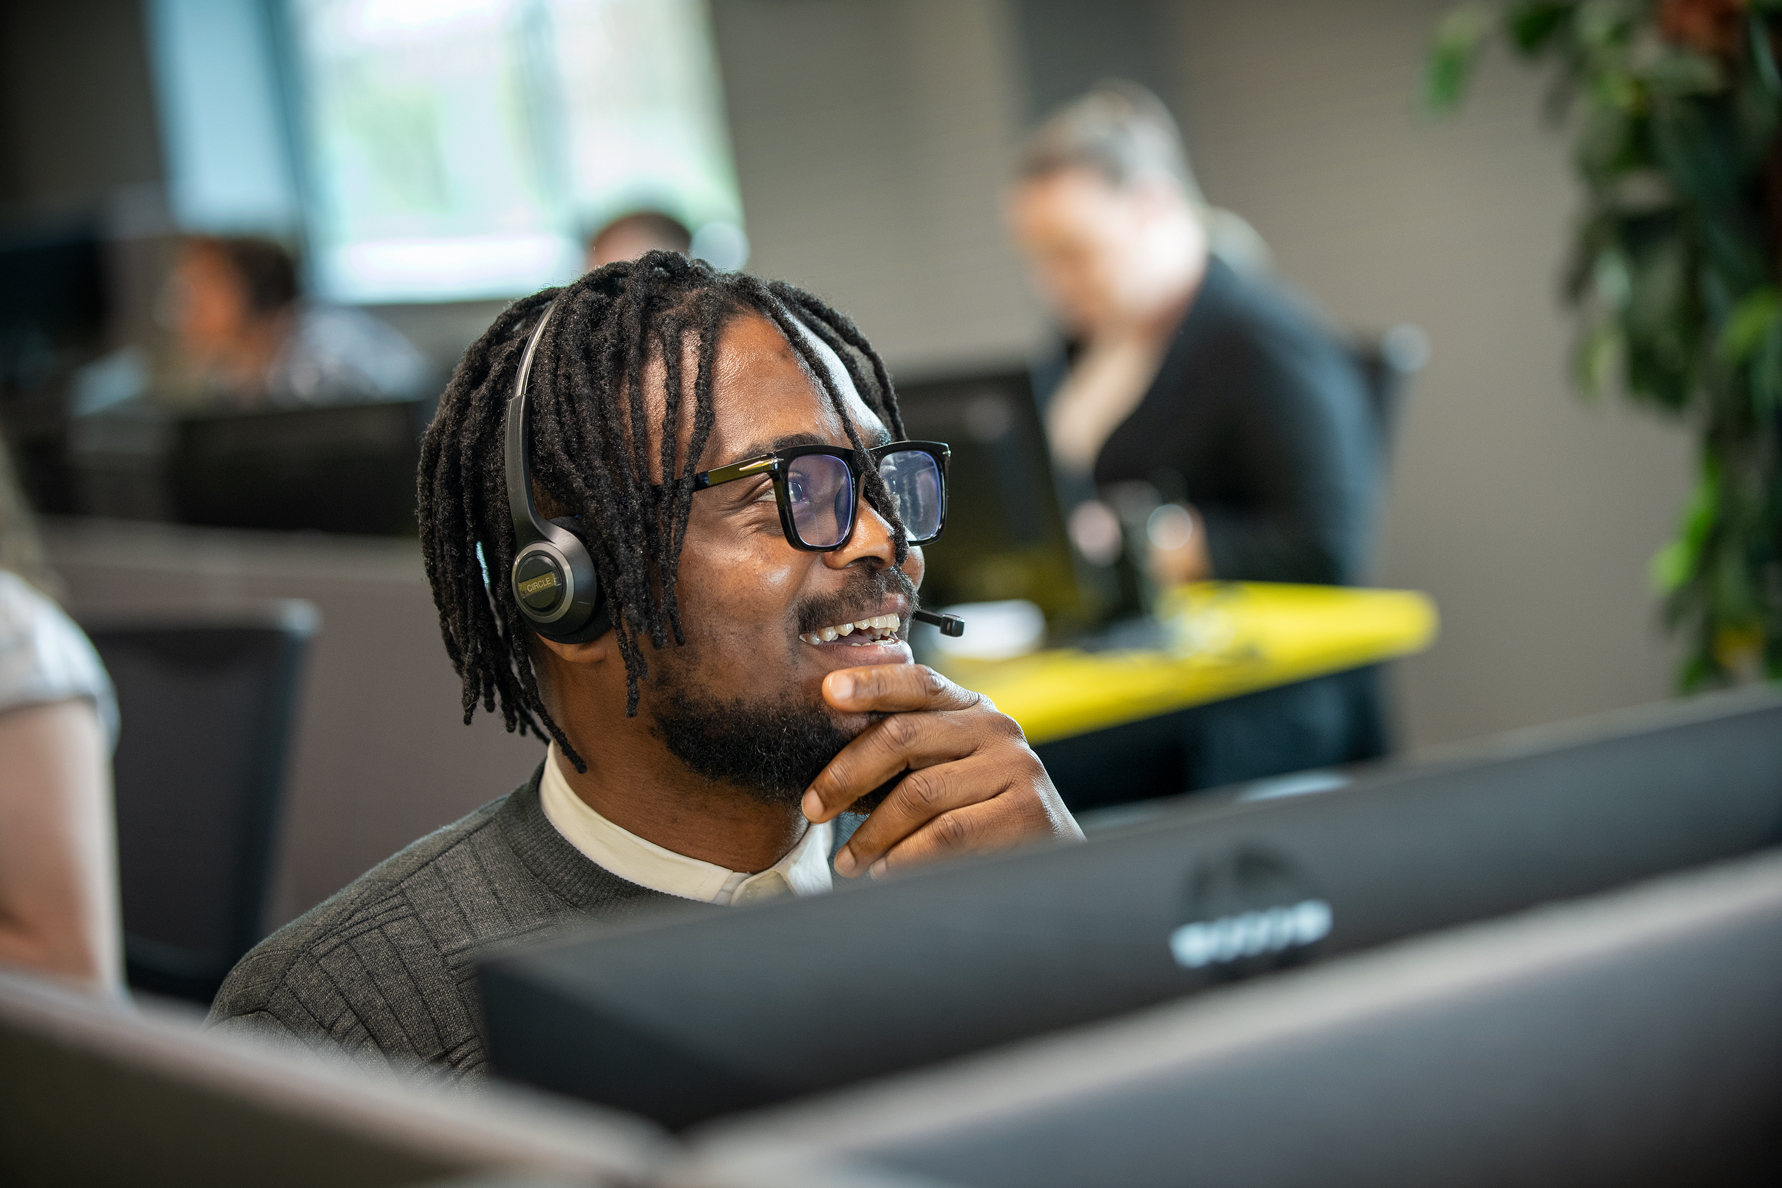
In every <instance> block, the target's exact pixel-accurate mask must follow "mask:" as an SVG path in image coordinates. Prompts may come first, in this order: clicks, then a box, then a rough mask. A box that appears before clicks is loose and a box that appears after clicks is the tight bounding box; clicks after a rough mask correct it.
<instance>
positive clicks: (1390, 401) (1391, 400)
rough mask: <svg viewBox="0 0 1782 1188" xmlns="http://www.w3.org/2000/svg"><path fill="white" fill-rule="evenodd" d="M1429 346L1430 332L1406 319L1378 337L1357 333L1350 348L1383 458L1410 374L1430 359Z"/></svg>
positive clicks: (1387, 452) (1388, 453)
mask: <svg viewBox="0 0 1782 1188" xmlns="http://www.w3.org/2000/svg"><path fill="white" fill-rule="evenodd" d="M1429 349H1430V348H1429V335H1427V334H1425V333H1424V332H1423V329H1422V327H1420V326H1413V325H1412V324H1411V323H1409V322H1403V323H1400V324H1399V325H1397V326H1394V327H1393V328H1392V329H1390V330H1388V331H1386V333H1384V334H1382V335H1380V336H1379V337H1378V338H1372V337H1368V336H1360V337H1358V338H1357V339H1356V341H1355V343H1354V344H1353V345H1352V346H1351V348H1350V350H1351V353H1352V354H1353V355H1354V357H1355V365H1356V367H1358V368H1359V369H1360V371H1361V378H1362V382H1363V383H1364V384H1366V386H1367V401H1368V408H1369V409H1370V410H1371V411H1372V412H1373V414H1374V427H1375V429H1376V430H1378V432H1379V435H1380V457H1381V459H1382V461H1383V462H1384V461H1385V460H1386V459H1389V458H1390V457H1391V454H1392V441H1393V437H1394V435H1395V434H1396V432H1397V430H1398V418H1399V413H1400V411H1401V410H1402V409H1403V407H1404V401H1405V396H1406V394H1407V393H1408V392H1409V391H1410V388H1411V377H1412V376H1414V375H1416V374H1417V373H1418V372H1419V371H1422V370H1423V366H1424V364H1426V363H1428V362H1429ZM1381 469H1382V470H1384V469H1385V467H1384V466H1382V468H1381Z"/></svg>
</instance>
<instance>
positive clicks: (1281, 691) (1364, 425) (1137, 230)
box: [1008, 82, 1385, 787]
mask: <svg viewBox="0 0 1782 1188" xmlns="http://www.w3.org/2000/svg"><path fill="white" fill-rule="evenodd" d="M1019 168H1020V176H1019V180H1018V181H1017V182H1016V184H1015V186H1014V189H1013V191H1012V192H1011V194H1010V197H1009V200H1008V218H1009V222H1010V225H1011V228H1012V230H1013V232H1014V237H1015V240H1016V242H1017V244H1018V245H1019V247H1020V249H1021V251H1022V253H1023V255H1024V256H1025V257H1026V259H1027V261H1028V263H1029V265H1030V267H1031V269H1032V272H1033V275H1034V278H1035V280H1036V282H1037V284H1038V287H1039V289H1040V291H1041V293H1042V294H1043V295H1044V296H1045V297H1046V299H1047V300H1048V301H1049V303H1050V305H1051V306H1052V309H1053V311H1054V313H1055V315H1056V316H1057V318H1058V320H1059V322H1060V324H1061V326H1062V329H1063V333H1064V336H1065V339H1066V344H1065V346H1064V348H1063V351H1062V356H1063V366H1062V367H1060V368H1055V369H1054V374H1056V373H1057V372H1060V371H1061V372H1062V377H1061V380H1059V381H1058V382H1056V383H1055V385H1053V386H1051V387H1050V389H1049V390H1048V385H1047V384H1046V382H1045V377H1043V376H1042V377H1041V382H1040V385H1039V399H1040V401H1041V404H1042V409H1043V414H1044V420H1045V429H1046V436H1047V438H1048V443H1049V445H1050V448H1051V451H1052V455H1053V459H1054V463H1055V466H1056V469H1057V471H1058V473H1059V479H1060V483H1061V494H1062V495H1063V497H1064V499H1065V502H1066V504H1067V506H1070V505H1073V504H1074V505H1075V506H1074V508H1072V510H1071V511H1070V512H1069V516H1070V520H1071V522H1072V523H1073V525H1075V524H1079V523H1080V522H1081V517H1082V515H1083V512H1084V511H1085V510H1093V509H1095V508H1097V506H1098V504H1097V494H1098V493H1100V494H1101V495H1103V496H1105V497H1107V498H1108V500H1109V502H1112V503H1113V504H1115V505H1116V506H1121V505H1126V507H1127V508H1129V507H1130V504H1131V502H1132V495H1131V492H1132V490H1133V489H1134V488H1135V487H1136V488H1138V489H1140V490H1141V491H1142V492H1143V495H1142V496H1141V497H1140V502H1141V503H1142V504H1143V505H1144V506H1143V507H1141V509H1140V514H1139V516H1138V517H1135V516H1134V515H1133V514H1132V512H1131V511H1130V510H1123V513H1122V517H1121V518H1123V519H1124V520H1126V522H1127V533H1128V545H1127V548H1128V552H1129V555H1136V556H1137V557H1139V558H1141V559H1142V562H1141V563H1143V564H1145V565H1146V566H1147V567H1148V568H1149V569H1150V571H1151V573H1152V576H1153V577H1154V578H1155V579H1156V581H1157V582H1159V583H1160V584H1162V585H1173V584H1177V583H1181V582H1189V581H1195V580H1200V579H1206V578H1218V579H1222V580H1227V581H1271V582H1310V583H1326V584H1351V583H1354V582H1356V581H1357V580H1358V579H1359V578H1360V577H1361V576H1362V574H1363V573H1364V571H1365V567H1366V563H1367V559H1368V554H1369V552H1370V549H1371V547H1372V544H1373V535H1374V519H1375V510H1376V509H1375V504H1376V499H1377V494H1378V490H1379V475H1378V469H1379V460H1378V446H1379V442H1378V437H1379V434H1378V431H1377V428H1376V426H1375V425H1374V424H1373V422H1372V413H1371V411H1370V408H1369V404H1368V400H1367V396H1366V393H1365V391H1364V388H1363V380H1362V375H1361V371H1360V368H1359V366H1358V364H1357V362H1356V360H1355V358H1354V357H1353V356H1352V354H1351V353H1350V351H1349V350H1348V349H1347V348H1346V347H1345V346H1344V345H1343V344H1342V343H1340V342H1339V341H1337V339H1336V338H1335V337H1334V336H1333V335H1332V334H1331V333H1330V332H1329V331H1328V330H1327V329H1326V328H1325V327H1324V326H1323V325H1322V324H1321V322H1320V321H1319V319H1318V318H1317V317H1316V316H1314V315H1313V314H1312V313H1311V311H1310V310H1308V309H1307V308H1306V307H1305V306H1304V305H1302V304H1301V303H1300V301H1299V300H1297V299H1296V298H1295V297H1294V296H1293V295H1291V294H1290V293H1289V292H1288V291H1287V290H1286V289H1285V287H1284V286H1283V285H1281V284H1280V283H1279V282H1277V281H1276V280H1275V279H1273V277H1272V276H1271V275H1269V274H1268V273H1267V272H1266V271H1265V270H1263V269H1261V268H1260V267H1258V266H1257V264H1258V261H1259V259H1260V258H1261V253H1260V252H1258V251H1256V250H1255V243H1256V241H1255V238H1254V236H1253V235H1252V236H1251V237H1250V238H1249V240H1248V241H1245V240H1242V239H1237V240H1236V242H1237V243H1238V244H1239V245H1240V247H1241V248H1242V250H1240V251H1234V252H1233V253H1232V255H1234V256H1235V257H1237V258H1238V259H1239V261H1240V266H1239V267H1234V266H1233V264H1232V263H1230V262H1228V261H1227V260H1226V259H1225V258H1223V257H1222V255H1221V254H1220V253H1219V252H1216V251H1214V250H1212V248H1213V246H1214V245H1213V243H1212V242H1211V238H1210V235H1209V228H1210V226H1211V225H1213V221H1212V220H1210V219H1209V218H1208V207H1207V203H1206V201H1205V199H1204V198H1203V197H1202V196H1201V193H1200V190H1199V188H1198V186H1197V185H1196V184H1195V181H1194V178H1193V174H1192V173H1191V172H1190V170H1189V166H1188V160H1187V154H1186V152H1185V151H1184V149H1183V147H1182V143H1181V138H1180V136H1179V134H1178V133H1177V130H1176V126H1175V122H1174V120H1172V119H1171V118H1170V115H1169V113H1168V111H1167V110H1166V109H1165V108H1164V106H1163V104H1162V103H1161V102H1159V101H1158V99H1157V98H1156V97H1155V96H1153V95H1152V94H1150V93H1149V92H1148V91H1145V90H1144V89H1143V88H1141V87H1138V86H1136V85H1133V84H1130V83H1124V82H1109V83H1104V84H1101V85H1099V86H1097V87H1096V88H1095V89H1094V90H1092V91H1090V92H1089V93H1088V94H1086V95H1084V96H1082V97H1081V98H1079V99H1077V100H1075V101H1073V102H1071V103H1069V104H1067V105H1066V106H1065V107H1064V108H1062V109H1061V110H1059V111H1058V112H1056V113H1055V114H1054V115H1052V116H1051V117H1050V118H1049V119H1047V120H1046V121H1045V122H1044V123H1043V124H1042V125H1041V126H1040V128H1039V129H1038V130H1037V131H1036V132H1034V133H1033V135H1032V136H1031V138H1030V139H1029V140H1028V142H1027V145H1026V147H1025V150H1024V152H1023V154H1022V157H1021V162H1020V167H1019ZM1219 221H1220V223H1221V224H1222V225H1223V226H1225V227H1227V228H1229V227H1231V226H1233V225H1234V220H1233V219H1232V218H1231V217H1230V216H1224V217H1223V218H1222V219H1221V220H1219ZM1152 505H1156V506H1154V507H1153V506H1152ZM1102 516H1103V518H1104V519H1106V518H1107V513H1105V512H1103V513H1102ZM1135 520H1136V523H1135ZM1135 528H1136V531H1137V534H1142V535H1141V538H1140V539H1139V540H1138V541H1137V547H1136V548H1135V547H1134V543H1133V536H1134V535H1135ZM1186 728H1187V729H1188V730H1189V731H1190V732H1191V733H1192V735H1193V737H1192V738H1190V739H1188V740H1187V745H1186V754H1187V755H1188V756H1190V758H1189V760H1188V763H1189V766H1190V768H1191V770H1190V772H1189V786H1190V787H1211V786H1217V785H1220V784H1226V783H1233V782H1237V781H1240V780H1247V779H1255V778H1259V777H1263V776H1268V775H1272V774H1276V773H1278V772H1283V771H1294V770H1298V769H1301V768H1307V767H1317V766H1323V765H1327V764H1335V763H1346V762H1352V761H1355V760H1360V759H1368V758H1374V757H1376V756H1378V755H1380V754H1382V753H1384V750H1385V737H1384V734H1385V731H1384V726H1383V722H1382V714H1381V712H1380V706H1379V695H1378V692H1377V677H1376V674H1375V673H1374V671H1373V670H1371V669H1360V670H1354V671H1351V672H1348V673H1340V674H1337V675H1335V676H1332V677H1326V678H1322V679H1319V680H1314V681H1307V682H1302V683H1299V684H1293V685H1286V686H1282V687H1280V688H1277V689H1273V690H1270V691H1268V692H1266V693H1264V694H1261V695H1259V696H1257V697H1253V698H1246V699H1242V700H1239V701H1235V702H1226V703H1220V704H1217V705H1213V706H1209V707H1207V709H1206V711H1205V712H1204V713H1202V714H1200V715H1198V716H1196V717H1195V718H1194V719H1193V720H1192V721H1191V722H1190V724H1189V725H1188V726H1187V727H1186Z"/></svg>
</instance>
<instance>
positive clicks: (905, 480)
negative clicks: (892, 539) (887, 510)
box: [879, 450, 942, 542]
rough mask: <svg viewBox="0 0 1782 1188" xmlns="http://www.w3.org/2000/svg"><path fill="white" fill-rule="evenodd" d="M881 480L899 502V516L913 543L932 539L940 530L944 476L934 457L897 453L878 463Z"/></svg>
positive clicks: (920, 453)
mask: <svg viewBox="0 0 1782 1188" xmlns="http://www.w3.org/2000/svg"><path fill="white" fill-rule="evenodd" d="M879 477H881V478H883V479H884V480H885V486H887V487H888V488H890V490H891V496H892V498H894V499H896V500H897V516H898V518H899V519H900V520H902V521H903V530H904V533H905V534H906V535H907V536H908V537H909V539H910V540H911V541H914V542H920V541H925V540H927V539H929V538H930V537H932V536H934V535H935V534H936V533H937V532H939V531H940V527H941V511H942V507H941V473H940V466H939V464H938V463H936V462H935V460H934V456H933V455H932V454H926V453H923V452H922V451H921V450H897V451H895V452H893V453H889V454H886V455H885V456H884V457H883V458H881V459H879Z"/></svg>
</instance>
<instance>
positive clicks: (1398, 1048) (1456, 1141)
mask: <svg viewBox="0 0 1782 1188" xmlns="http://www.w3.org/2000/svg"><path fill="white" fill-rule="evenodd" d="M1779 1001H1782V853H1779V852H1777V851H1773V850H1772V851H1769V852H1768V853H1766V854H1763V855H1760V856H1756V857H1752V858H1746V859H1739V860H1734V861H1731V862H1728V863H1721V864H1714V865H1712V866H1709V867H1706V868H1697V869H1695V870H1692V871H1689V872H1687V873H1683V874H1677V875H1671V876H1665V877H1662V878H1659V879H1656V880H1653V881H1652V882H1649V883H1643V884H1640V885H1638V886H1635V887H1632V888H1628V889H1625V890H1622V891H1618V892H1611V893H1607V894H1605V895H1603V896H1599V897H1592V898H1589V899H1585V900H1578V901H1573V902H1570V903H1567V904H1563V905H1557V906H1552V907H1548V908H1543V909H1539V910H1536V911H1532V912H1528V913H1525V914H1519V915H1515V916H1511V917H1507V918H1504V919H1499V920H1494V921H1490V922H1487V923H1484V924H1479V925H1474V926H1472V927H1468V928H1460V929H1452V930H1447V931H1444V932H1439V933H1435V934H1432V935H1430V936H1427V937H1422V938H1418V939H1416V940H1412V941H1407V942H1405V943H1404V944H1402V945H1397V946H1392V947H1390V948H1386V949H1381V950H1376V951H1375V952H1372V953H1367V954H1360V955H1357V956H1355V957H1352V958H1349V959H1346V960H1339V961H1332V962H1327V963H1324V964H1322V965H1318V966H1315V967H1312V968H1310V969H1307V970H1304V971H1301V972H1300V973H1298V974H1293V975H1287V976H1284V977H1280V978H1274V979H1266V980H1261V981H1256V982H1250V983H1246V984H1244V985H1242V986H1238V987H1234V988H1232V989H1231V990H1230V991H1228V992H1226V993H1223V994H1209V995H1202V996H1200V997H1197V998H1192V999H1187V1000H1185V1001H1183V1002H1179V1003H1170V1004H1167V1005H1165V1006H1160V1007H1157V1008H1155V1009H1152V1010H1148V1011H1144V1012H1140V1013H1139V1014H1136V1015H1133V1016H1131V1017H1128V1018H1125V1019H1121V1020H1117V1021H1113V1022H1109V1023H1105V1024H1100V1025H1097V1026H1094V1027H1088V1028H1082V1029H1078V1030H1075V1031H1072V1032H1068V1033H1066V1034H1063V1035H1059V1036H1056V1037H1052V1038H1049V1039H1046V1040H1042V1041H1038V1042H1035V1043H1033V1044H1029V1045H1024V1046H1022V1047H1020V1048H1016V1049H1011V1050H1008V1051H1004V1052H998V1053H993V1054H987V1055H985V1056H982V1057H978V1058H975V1059H969V1060H964V1061H960V1062H957V1063H955V1064H953V1065H950V1066H946V1067H941V1068H935V1069H929V1070H924V1071H922V1072H917V1073H911V1074H908V1075H906V1076H902V1077H896V1078H892V1079H890V1080H888V1081H884V1082H880V1083H877V1084H875V1085H871V1086H862V1087H860V1088H858V1089H854V1090H848V1091H845V1092H843V1093H839V1094H834V1095H831V1096H828V1097H824V1098H818V1099H815V1100H813V1101H811V1102H810V1103H808V1104H806V1105H802V1106H792V1107H787V1108H784V1109H782V1110H778V1111H769V1112H768V1113H766V1114H764V1115H758V1116H755V1117H752V1118H738V1119H736V1120H734V1121H730V1122H725V1123H719V1124H716V1125H714V1126H713V1127H710V1128H709V1129H708V1130H707V1131H706V1132H704V1133H703V1134H700V1135H699V1136H697V1138H696V1139H695V1148H696V1151H697V1158H696V1160H695V1161H694V1166H696V1167H697V1168H698V1169H699V1171H698V1173H697V1175H693V1174H689V1175H687V1176H686V1177H685V1178H684V1179H682V1180H671V1184H672V1185H681V1184H686V1185H691V1184H693V1183H697V1184H699V1185H700V1186H701V1188H747V1186H750V1185H763V1184H775V1183H810V1184H817V1183H822V1184H846V1183H871V1184H874V1185H879V1186H881V1188H897V1186H899V1185H903V1184H909V1185H910V1188H939V1186H941V1185H960V1186H967V1185H969V1186H970V1188H1017V1186H1018V1188H1077V1186H1079V1185H1084V1184H1120V1185H1123V1186H1125V1188H1164V1186H1166V1185H1167V1186H1171V1188H1174V1186H1175V1185H1181V1184H1245V1185H1282V1186H1285V1185H1300V1184H1319V1185H1323V1186H1326V1188H1349V1186H1354V1188H1475V1186H1476V1188H1497V1186H1499V1185H1506V1184H1517V1185H1555V1186H1558V1185H1565V1186H1567V1188H1577V1186H1580V1185H1615V1186H1616V1188H1632V1186H1637V1185H1654V1186H1657V1185H1667V1186H1668V1185H1673V1184H1692V1185H1693V1184H1701V1185H1705V1184H1775V1183H1782V1011H1778V1010H1777V1009H1776V1004H1777V1003H1778V1002H1779ZM906 1177H908V1179H906Z"/></svg>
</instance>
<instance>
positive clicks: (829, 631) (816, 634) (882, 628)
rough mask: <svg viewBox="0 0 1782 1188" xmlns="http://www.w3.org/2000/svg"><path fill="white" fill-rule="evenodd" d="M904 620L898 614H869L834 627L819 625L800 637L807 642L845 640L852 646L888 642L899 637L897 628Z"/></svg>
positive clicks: (818, 642) (819, 642)
mask: <svg viewBox="0 0 1782 1188" xmlns="http://www.w3.org/2000/svg"><path fill="white" fill-rule="evenodd" d="M902 625H903V620H902V619H900V618H899V617H898V616H896V615H869V616H867V617H866V618H864V619H856V620H855V621H854V622H852V623H837V624H836V625H835V626H833V627H819V628H817V630H815V631H807V632H805V633H804V634H803V635H800V636H799V637H798V638H799V639H802V640H803V641H804V642H805V643H807V644H827V643H835V642H836V641H837V640H841V641H845V642H846V643H847V645H848V646H850V647H856V648H860V647H866V646H867V645H869V644H876V643H888V642H890V641H892V640H895V639H897V638H898V636H897V630H898V628H899V627H901V626H902Z"/></svg>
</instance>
